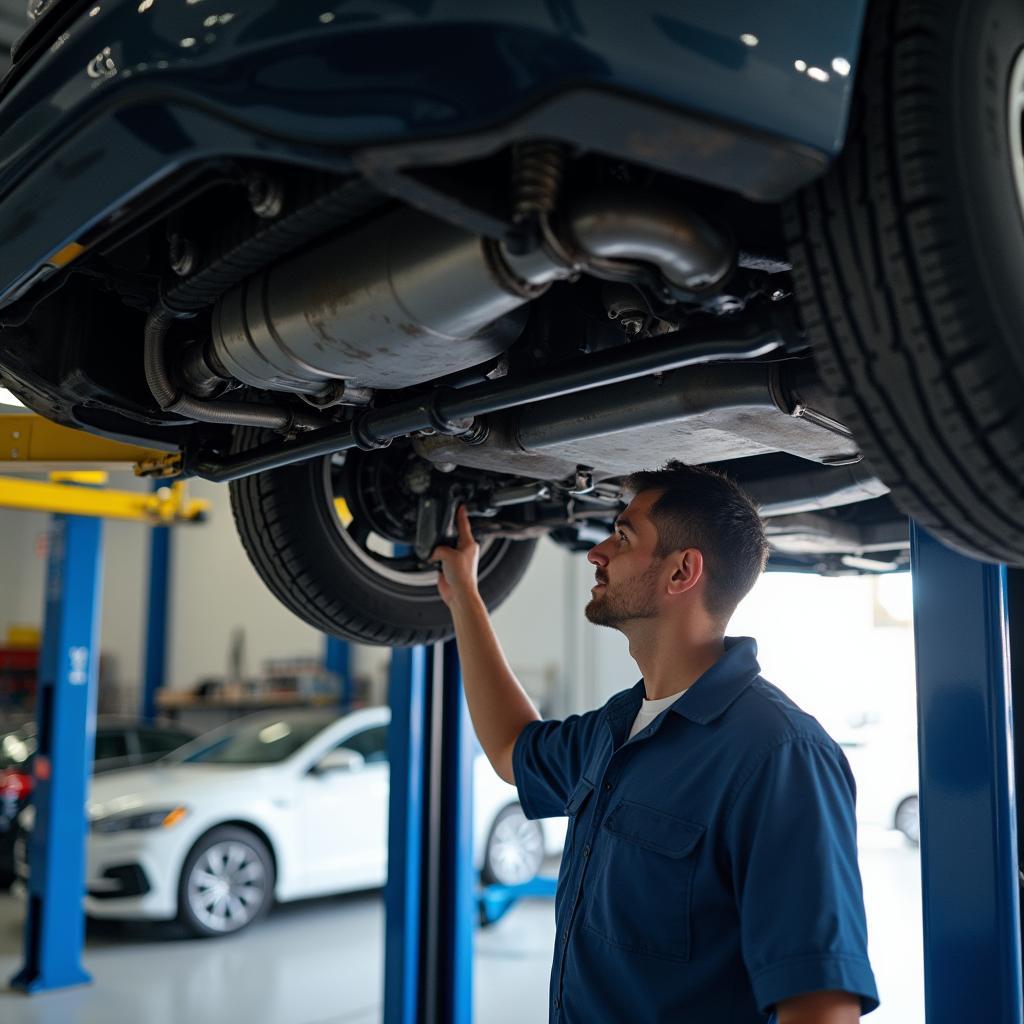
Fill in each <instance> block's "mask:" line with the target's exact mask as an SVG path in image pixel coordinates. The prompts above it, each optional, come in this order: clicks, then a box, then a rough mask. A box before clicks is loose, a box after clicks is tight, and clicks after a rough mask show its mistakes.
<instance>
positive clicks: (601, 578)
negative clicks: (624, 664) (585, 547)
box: [584, 491, 664, 629]
mask: <svg viewBox="0 0 1024 1024" xmlns="http://www.w3.org/2000/svg"><path fill="white" fill-rule="evenodd" d="M660 493H661V492H660V491H643V492H642V493H640V494H638V495H637V496H636V497H635V498H634V499H633V500H632V501H631V502H630V503H629V507H628V508H626V510H625V511H624V512H623V513H622V514H621V515H620V516H619V518H618V519H617V520H616V523H615V530H614V532H613V533H612V535H611V536H610V537H609V538H608V539H607V540H605V541H602V542H601V543H600V544H598V545H597V547H595V548H591V550H590V552H589V553H588V554H587V561H589V562H590V564H591V565H593V566H594V576H595V579H596V584H595V586H594V587H593V589H592V590H591V592H590V593H591V597H590V602H589V604H588V605H587V607H586V611H585V613H584V614H585V615H586V616H587V618H588V619H589V620H590V621H591V622H593V623H594V625H596V626H611V627H612V628H613V629H614V628H621V627H622V625H623V624H624V623H626V622H629V621H631V620H636V619H651V618H654V617H655V616H657V614H658V611H659V602H658V596H659V594H658V583H659V580H660V578H661V575H662V571H663V568H664V561H663V559H660V558H656V557H655V555H654V550H655V548H656V547H657V543H658V533H657V530H656V529H655V526H654V523H652V522H651V518H650V509H651V506H652V505H653V504H654V503H655V502H656V501H657V500H658V498H659V496H660Z"/></svg>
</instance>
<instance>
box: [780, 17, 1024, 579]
mask: <svg viewBox="0 0 1024 1024" xmlns="http://www.w3.org/2000/svg"><path fill="white" fill-rule="evenodd" d="M835 78H836V76H834V75H833V79H835ZM836 85H837V83H836V81H835V80H833V82H832V83H831V84H830V85H827V86H825V85H823V88H835V87H836ZM1022 110H1024V5H1021V4H1020V3H1019V2H1018V0H937V2H933V3H928V4H922V3H916V2H910V0H877V2H874V3H872V4H871V6H870V10H869V13H868V17H867V22H866V25H865V29H864V42H863V46H862V51H861V57H860V63H859V67H858V70H857V80H856V87H855V93H854V99H853V104H852V108H851V115H850V124H849V129H848V133H847V140H846V145H845V148H844V149H843V152H842V153H841V154H840V156H839V157H838V158H837V159H836V161H835V162H834V164H833V166H832V168H831V170H830V171H829V173H828V174H827V175H826V176H825V177H824V178H822V179H821V180H820V181H818V182H817V183H815V184H814V185H813V186H810V187H808V188H807V189H806V190H804V191H803V192H802V193H800V194H799V195H798V196H797V197H796V198H795V199H794V200H793V201H792V202H790V203H789V204H787V208H786V210H785V225H786V234H787V239H788V243H789V247H790V253H791V259H792V262H793V268H794V280H795V286H796V297H797V300H798V308H799V313H800V317H801V320H802V323H803V326H804V328H805V330H806V332H807V335H808V337H809V340H810V342H811V345H812V348H813V351H814V353H815V357H816V361H817V364H818V367H819V370H820V373H821V376H822V378H823V380H824V381H825V383H826V385H827V386H828V387H829V388H830V389H831V390H832V391H833V392H834V393H835V395H836V396H837V401H838V409H839V412H840V413H841V415H842V417H843V418H844V420H845V422H846V423H847V425H848V426H849V427H850V428H851V429H852V431H853V433H854V436H855V437H856V439H857V441H858V444H859V445H860V447H861V450H862V451H863V453H864V454H865V456H866V457H867V459H868V461H869V462H870V464H871V466H872V468H873V469H874V471H875V472H876V473H877V474H878V475H879V477H881V479H882V480H883V481H884V482H885V483H886V484H887V485H888V486H889V487H890V488H891V490H892V493H893V497H894V499H895V500H896V502H897V504H899V506H900V507H901V508H902V509H903V511H905V512H906V513H908V514H909V515H910V516H911V517H913V518H914V519H915V520H916V521H917V522H918V523H920V524H921V525H922V526H924V527H925V528H926V529H927V530H929V531H930V532H931V533H933V534H935V535H936V536H938V537H939V538H941V539H942V540H943V541H945V542H946V543H947V544H949V545H950V546H952V547H954V548H956V549H958V550H960V551H961V552H963V553H965V554H967V555H969V556H972V557H976V558H981V559H984V560H989V561H992V560H995V561H1004V562H1008V563H1010V564H1018V565H1019V564H1024V519H1022V517H1021V516H1020V508H1021V505H1022V503H1024V403H1021V402H1020V395H1021V393H1022V391H1024V343H1022V340H1021V339H1022V337H1024V287H1021V282H1022V281H1024V148H1022V141H1021V114H1022Z"/></svg>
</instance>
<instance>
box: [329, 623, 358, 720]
mask: <svg viewBox="0 0 1024 1024" xmlns="http://www.w3.org/2000/svg"><path fill="white" fill-rule="evenodd" d="M324 668H325V669H327V671H328V672H333V673H334V675H336V676H337V677H338V679H339V680H340V681H341V688H340V690H339V691H338V710H339V711H341V713H342V714H344V713H345V712H346V711H351V710H352V651H351V648H350V647H349V645H348V641H347V640H342V639H341V638H340V637H336V636H331V634H330V633H327V634H325V637H324Z"/></svg>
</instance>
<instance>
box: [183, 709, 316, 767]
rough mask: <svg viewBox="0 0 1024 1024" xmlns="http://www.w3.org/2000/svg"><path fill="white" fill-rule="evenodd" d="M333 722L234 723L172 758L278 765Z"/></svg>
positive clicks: (269, 719)
mask: <svg viewBox="0 0 1024 1024" xmlns="http://www.w3.org/2000/svg"><path fill="white" fill-rule="evenodd" d="M331 721H332V719H330V718H328V717H324V718H298V717H296V718H286V717H276V718H275V717H264V716H261V717H260V718H259V719H258V720H252V719H244V720H242V721H239V722H232V723H231V724H230V725H227V726H224V727H223V728H222V729H218V730H217V731H216V732H213V733H210V734H208V735H206V736H200V737H199V739H198V740H195V741H194V742H193V743H189V744H188V745H187V746H185V747H182V748H181V749H180V750H178V751H175V752H174V753H173V754H170V755H169V756H168V757H167V758H165V759H164V761H165V762H166V761H178V762H180V763H182V764H275V763H277V762H278V761H283V760H284V759H285V758H286V757H290V756H291V755H292V754H294V753H295V751H296V750H298V749H299V747H301V746H302V745H303V744H304V743H308V742H309V740H311V739H312V738H313V737H314V736H315V735H316V734H317V733H318V732H320V731H321V730H322V729H325V728H326V727H327V726H328V725H330V724H331Z"/></svg>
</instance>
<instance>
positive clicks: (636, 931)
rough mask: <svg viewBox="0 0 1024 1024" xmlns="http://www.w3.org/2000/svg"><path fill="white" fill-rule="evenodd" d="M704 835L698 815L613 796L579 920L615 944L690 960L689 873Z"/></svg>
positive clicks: (587, 927)
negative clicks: (693, 817) (680, 815)
mask: <svg viewBox="0 0 1024 1024" xmlns="http://www.w3.org/2000/svg"><path fill="white" fill-rule="evenodd" d="M703 835H704V826H703V825H699V824H697V823H696V822H692V821H686V820H684V819H683V818H677V817H675V816H674V815H670V814H666V813H665V812H664V811H659V810H657V809H656V808H653V807H647V806H645V805H643V804H638V803H634V802H632V801H630V800H622V801H620V802H619V803H618V804H616V805H615V807H613V808H612V810H611V811H610V812H609V813H608V816H607V818H606V819H605V821H604V826H603V829H602V835H601V838H600V851H599V856H597V857H596V858H595V861H594V863H593V864H592V865H591V867H590V872H591V873H590V876H589V877H588V878H587V880H586V888H588V889H589V890H590V899H589V900H588V901H587V906H586V910H585V914H584V922H583V927H584V928H585V929H586V930H587V931H590V932H593V933H595V934H596V935H599V936H600V937H601V938H602V939H604V941H605V942H608V943H610V944H611V945H613V946H617V947H618V948H620V949H627V950H630V951H632V952H634V953H643V954H645V955H647V956H656V957H661V958H663V959H666V960H676V961H685V960H689V959H690V931H691V929H690V903H691V895H692V888H693V875H694V869H695V868H696V863H697V855H698V852H699V844H700V840H701V837H702V836H703ZM597 852H598V851H595V853H597Z"/></svg>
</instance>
